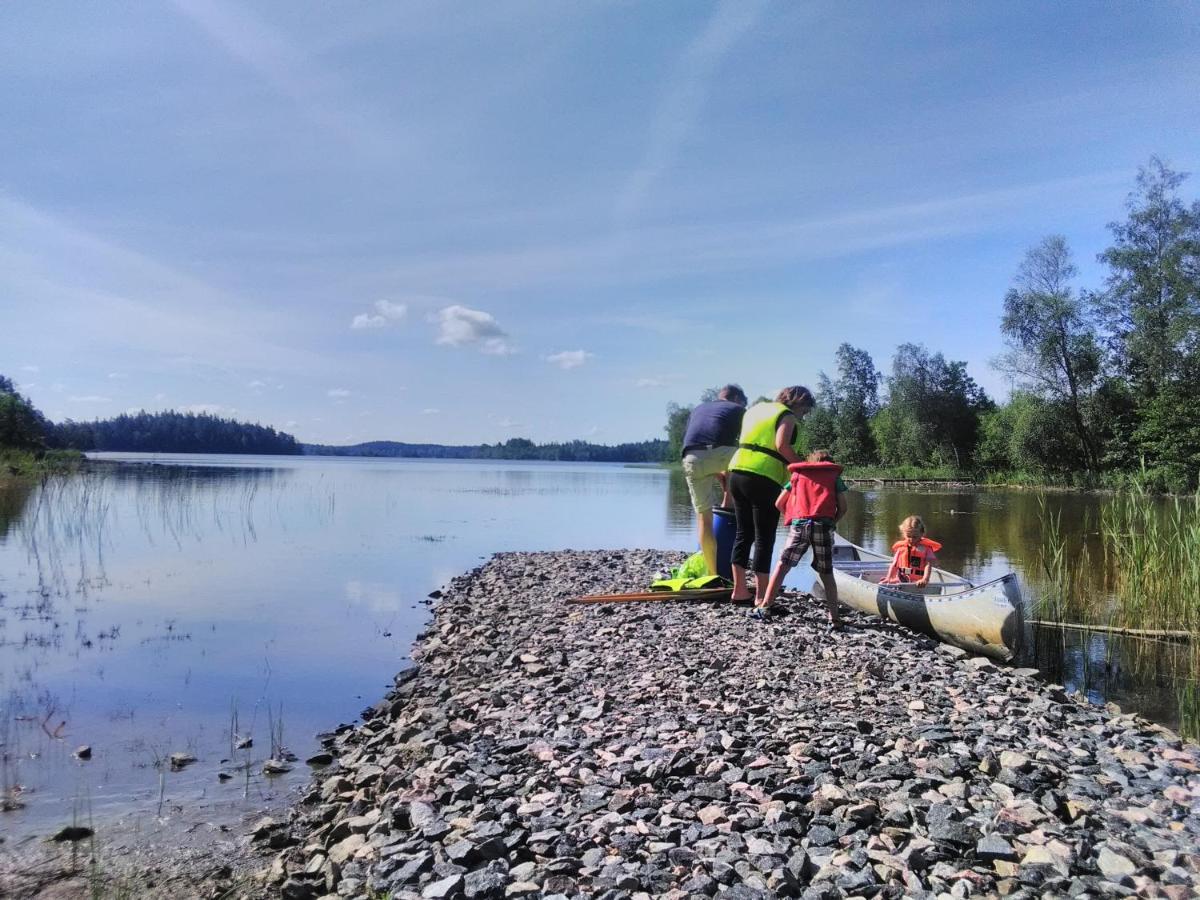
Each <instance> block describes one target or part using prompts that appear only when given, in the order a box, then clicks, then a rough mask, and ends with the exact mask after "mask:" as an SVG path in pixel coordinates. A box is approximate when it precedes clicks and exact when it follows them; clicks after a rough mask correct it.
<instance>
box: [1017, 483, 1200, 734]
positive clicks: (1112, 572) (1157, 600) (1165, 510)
mask: <svg viewBox="0 0 1200 900" xmlns="http://www.w3.org/2000/svg"><path fill="white" fill-rule="evenodd" d="M1038 504H1039V519H1040V526H1041V532H1042V544H1041V547H1040V550H1039V569H1040V570H1041V576H1042V577H1041V579H1040V581H1041V584H1040V585H1039V587H1040V591H1039V596H1038V597H1037V598H1036V600H1035V602H1034V606H1033V613H1034V618H1036V619H1040V620H1043V621H1047V622H1062V623H1070V624H1076V625H1083V626H1091V627H1092V630H1093V633H1094V634H1105V635H1106V636H1108V633H1107V632H1105V631H1104V629H1114V628H1115V629H1134V630H1138V631H1140V632H1142V634H1141V636H1137V637H1130V636H1123V637H1121V638H1120V639H1119V655H1120V658H1121V662H1122V664H1123V665H1124V666H1126V667H1127V668H1128V669H1129V670H1130V671H1132V672H1134V673H1136V674H1138V675H1139V676H1141V677H1144V678H1146V679H1155V680H1158V679H1166V680H1168V681H1169V682H1170V685H1171V688H1170V689H1171V690H1172V691H1173V692H1174V694H1175V699H1176V708H1177V710H1178V713H1179V728H1180V732H1181V734H1183V736H1184V737H1187V738H1190V739H1192V740H1196V739H1200V688H1198V687H1197V686H1198V685H1200V494H1197V495H1194V496H1190V497H1178V496H1169V497H1163V496H1156V495H1154V494H1151V493H1150V492H1149V491H1148V490H1146V489H1144V488H1135V489H1132V490H1125V491H1119V492H1117V493H1115V494H1114V495H1113V497H1112V498H1111V499H1109V500H1108V501H1107V502H1106V503H1105V504H1104V506H1103V507H1102V508H1101V511H1100V521H1099V523H1098V526H1095V527H1097V528H1098V532H1099V535H1098V536H1099V538H1100V547H1101V550H1100V553H1101V554H1102V557H1101V558H1096V557H1095V556H1094V555H1093V554H1091V553H1090V552H1089V550H1088V545H1087V543H1086V542H1084V541H1083V540H1082V539H1076V540H1071V541H1068V540H1067V538H1066V537H1065V535H1064V533H1063V530H1062V527H1061V518H1060V515H1061V514H1060V511H1059V510H1058V509H1056V508H1052V507H1051V504H1049V503H1048V502H1047V500H1046V498H1044V497H1042V498H1039V501H1038ZM1092 530H1093V526H1092V525H1090V524H1088V523H1084V528H1083V529H1082V531H1083V532H1088V531H1092ZM1178 632H1186V633H1187V634H1189V635H1190V636H1191V637H1190V640H1187V641H1182V642H1180V641H1169V640H1160V639H1157V638H1156V635H1158V636H1159V637H1163V638H1165V637H1167V636H1168V635H1169V634H1170V633H1178ZM1116 646H1117V645H1116V643H1115V639H1110V643H1109V653H1110V654H1112V653H1114V652H1118V651H1116V649H1115V648H1116Z"/></svg>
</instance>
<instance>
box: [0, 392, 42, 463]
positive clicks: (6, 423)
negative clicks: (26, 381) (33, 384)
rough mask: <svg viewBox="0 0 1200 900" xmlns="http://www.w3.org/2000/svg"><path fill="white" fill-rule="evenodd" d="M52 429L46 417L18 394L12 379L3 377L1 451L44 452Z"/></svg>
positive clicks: (0, 400)
mask: <svg viewBox="0 0 1200 900" xmlns="http://www.w3.org/2000/svg"><path fill="white" fill-rule="evenodd" d="M48 427H49V425H48V423H47V422H46V418H45V416H43V415H42V414H41V413H40V412H38V410H36V409H34V407H33V404H32V403H30V402H29V401H28V400H27V399H25V397H23V396H21V395H20V394H19V393H17V388H16V386H15V385H14V384H13V383H12V380H11V379H9V378H6V377H5V376H3V375H0V448H12V449H15V450H30V451H35V452H36V451H40V450H44V449H45V447H46V432H47V429H48Z"/></svg>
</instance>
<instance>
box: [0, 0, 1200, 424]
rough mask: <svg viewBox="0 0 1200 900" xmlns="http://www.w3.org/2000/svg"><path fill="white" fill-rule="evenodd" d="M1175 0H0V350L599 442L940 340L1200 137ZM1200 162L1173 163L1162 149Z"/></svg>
mask: <svg viewBox="0 0 1200 900" xmlns="http://www.w3.org/2000/svg"><path fill="white" fill-rule="evenodd" d="M1197 46H1200V7H1198V6H1196V5H1194V4H1186V3H1178V4H1173V3H1165V2H1155V3H1104V4H1083V3H1054V4H1047V3H1027V4H1020V3H1002V4H982V3H973V4H968V3H923V4H884V3H878V4H868V3H850V4H847V3H841V2H837V3H827V4H826V3H799V2H796V3H791V2H789V3H782V2H780V3H760V2H754V0H739V2H733V3H729V4H724V5H722V4H716V3H701V2H693V0H686V2H685V0H674V2H670V0H669V2H659V3H630V2H605V3H591V2H571V3H558V2H549V0H544V2H538V3H524V2H501V3H496V4H465V3H464V4H453V3H444V2H428V3H403V4H402V3H382V2H380V3H365V2H364V3H354V4H295V3H291V2H286V3H266V2H258V3H247V2H234V0H174V2H169V3H163V4H132V5H125V4H117V5H114V4H93V3H74V4H73V3H65V2H60V3H22V4H8V5H6V6H5V9H4V13H3V18H2V19H0V116H2V119H0V122H2V123H3V127H0V159H3V160H4V164H3V169H2V170H0V372H3V373H5V374H9V375H11V376H12V377H14V378H15V379H16V380H17V381H18V383H19V384H20V385H21V386H22V389H23V390H24V391H25V392H26V393H27V394H28V395H29V396H30V397H31V398H32V399H33V400H34V401H35V402H36V403H37V404H38V406H40V407H41V408H42V409H43V410H44V411H45V412H46V413H47V414H49V415H50V416H51V417H53V418H55V419H62V418H68V417H70V418H74V419H88V418H93V417H96V416H109V415H115V414H117V413H120V412H122V411H125V410H128V409H138V408H145V409H161V408H190V409H209V410H212V411H216V412H220V413H222V414H226V415H234V416H236V417H238V418H242V419H247V420H252V421H261V422H264V423H270V424H274V425H276V426H278V427H281V428H286V429H287V430H289V431H291V432H293V433H294V434H296V436H297V437H299V438H300V439H301V440H309V441H324V442H334V443H345V442H354V441H359V440H370V439H393V440H409V441H424V440H430V441H444V442H470V443H475V442H479V441H489V442H491V441H496V440H504V439H506V438H508V437H513V436H528V437H532V438H534V439H535V440H539V441H547V440H560V439H569V438H573V437H583V438H588V439H591V440H596V441H601V442H606V443H611V442H617V441H622V440H639V439H643V438H647V437H654V436H659V435H660V434H661V428H662V424H663V419H664V407H665V405H666V404H667V402H668V401H672V400H675V401H679V402H690V401H692V400H694V399H695V398H696V397H697V395H698V394H699V393H700V391H701V390H703V389H704V388H705V387H708V386H711V385H716V384H720V383H724V382H726V381H730V380H733V381H738V382H740V383H741V384H742V385H743V386H745V388H746V389H747V391H748V392H750V393H751V396H754V395H756V394H759V393H773V392H774V391H775V390H777V389H778V388H779V387H781V386H783V385H786V384H793V383H802V384H803V383H812V382H814V381H815V378H816V373H817V372H818V370H820V369H826V370H829V369H831V367H832V361H833V354H834V351H835V349H836V348H837V346H838V344H839V343H841V342H842V341H849V342H851V343H853V344H855V345H857V346H861V347H864V348H866V349H867V350H868V351H870V353H871V354H872V355H873V356H874V358H875V361H876V364H877V365H878V366H879V367H880V368H881V369H883V370H885V371H886V370H887V369H888V368H889V366H890V359H891V355H892V352H893V350H894V349H895V347H896V345H897V344H898V343H900V342H903V341H919V342H924V343H925V344H926V345H927V346H929V347H930V348H931V349H935V350H941V351H943V352H944V353H946V354H947V356H949V357H951V358H954V359H965V360H967V361H968V363H969V364H970V370H971V372H972V374H973V375H974V376H975V378H976V379H977V380H978V381H980V383H982V384H983V385H984V386H985V387H986V388H988V390H989V391H991V392H992V393H994V394H996V395H997V396H1002V395H1003V394H1004V393H1005V391H1006V385H1005V383H1004V382H1003V380H1002V379H1001V378H1000V377H999V376H998V375H997V374H996V373H995V372H994V371H992V370H991V368H990V367H989V365H988V361H989V359H991V358H993V357H994V356H995V355H996V354H997V353H998V352H1000V350H1001V349H1002V347H1001V342H1000V336H999V331H998V322H999V315H1000V309H1001V304H1002V300H1003V296H1004V292H1005V290H1006V289H1007V288H1008V286H1009V284H1010V281H1011V279H1012V276H1013V273H1014V272H1015V271H1016V268H1017V265H1018V264H1019V262H1020V260H1021V257H1022V255H1023V253H1024V251H1025V249H1026V248H1027V247H1029V246H1030V245H1032V244H1033V243H1035V242H1037V241H1038V240H1039V239H1040V238H1041V237H1042V236H1044V235H1046V234H1048V233H1054V232H1058V233H1062V234H1065V235H1066V236H1067V238H1068V240H1069V241H1070V244H1071V246H1072V248H1073V250H1074V252H1075V254H1076V258H1077V261H1078V263H1079V265H1080V269H1081V279H1080V283H1081V284H1082V285H1089V286H1098V284H1099V282H1100V279H1101V278H1102V274H1103V273H1102V271H1101V270H1100V269H1099V267H1098V266H1097V264H1096V262H1095V255H1096V254H1097V253H1098V252H1099V251H1101V250H1102V249H1103V248H1104V247H1105V246H1106V245H1107V238H1108V233H1107V231H1106V229H1105V225H1106V223H1107V222H1109V221H1111V220H1113V219H1115V218H1118V217H1120V216H1121V214H1122V209H1123V203H1124V199H1125V196H1126V194H1127V193H1128V191H1129V190H1130V188H1131V187H1132V185H1133V180H1134V177H1135V175H1136V171H1137V168H1138V166H1139V165H1142V164H1144V163H1145V162H1146V161H1147V160H1148V158H1149V157H1150V155H1151V154H1155V153H1157V154H1160V155H1162V156H1163V157H1165V158H1166V159H1167V160H1169V161H1170V162H1171V163H1172V164H1173V165H1174V166H1175V167H1176V168H1178V169H1182V170H1193V169H1197V168H1200V54H1197V53H1196V50H1195V48H1196V47H1197ZM1186 193H1187V194H1188V196H1192V197H1194V196H1196V195H1197V194H1200V179H1193V180H1191V181H1189V182H1188V183H1187V186H1186Z"/></svg>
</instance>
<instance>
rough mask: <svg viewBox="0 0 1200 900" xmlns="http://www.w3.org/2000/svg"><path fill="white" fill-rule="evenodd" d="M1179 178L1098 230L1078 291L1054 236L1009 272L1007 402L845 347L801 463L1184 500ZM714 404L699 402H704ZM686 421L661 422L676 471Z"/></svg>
mask: <svg viewBox="0 0 1200 900" xmlns="http://www.w3.org/2000/svg"><path fill="white" fill-rule="evenodd" d="M1186 177H1187V176H1186V175H1185V174H1183V173H1179V172H1176V171H1173V170H1172V169H1171V168H1170V167H1169V166H1167V165H1166V164H1165V163H1164V162H1163V161H1161V160H1159V159H1157V158H1153V159H1151V160H1150V162H1149V164H1148V165H1146V166H1144V167H1143V168H1142V169H1141V170H1140V171H1139V173H1138V176H1137V181H1136V186H1135V188H1134V189H1133V191H1132V192H1131V193H1130V194H1129V196H1128V198H1127V201H1126V215H1125V218H1123V219H1121V220H1119V221H1116V222H1112V223H1110V224H1109V226H1108V229H1109V232H1110V235H1111V244H1110V246H1108V247H1107V248H1106V249H1105V250H1104V251H1103V252H1101V253H1100V254H1099V257H1098V259H1099V262H1100V263H1101V265H1102V267H1103V270H1104V279H1103V282H1102V283H1101V284H1097V285H1093V286H1080V285H1078V284H1077V280H1078V269H1077V267H1076V266H1075V263H1074V262H1073V259H1072V251H1071V248H1070V247H1069V246H1068V244H1067V241H1066V239H1065V238H1063V237H1062V236H1059V235H1049V236H1046V237H1045V238H1043V239H1042V240H1041V241H1039V242H1038V243H1037V244H1036V245H1035V246H1033V247H1031V248H1030V249H1029V250H1028V252H1027V253H1026V255H1025V257H1024V259H1023V260H1022V261H1021V262H1020V263H1019V265H1018V266H1017V267H1016V271H1015V274H1014V276H1013V280H1012V285H1011V287H1010V288H1009V290H1008V291H1007V293H1006V294H1005V295H1004V297H1003V312H1002V315H1001V318H1000V322H999V328H1000V331H1001V333H1002V334H1003V335H1004V339H1005V343H1006V347H1007V350H1006V352H1005V353H1004V354H1003V355H1002V356H1000V357H999V358H997V359H995V360H992V361H991V364H992V365H993V366H994V367H995V368H996V369H997V370H999V371H1000V372H1002V373H1004V374H1005V375H1006V376H1007V377H1008V379H1009V380H1010V382H1011V384H1012V385H1013V391H1012V393H1011V395H1010V396H1009V397H1008V398H1007V400H1005V401H1003V402H996V401H995V400H994V399H993V398H990V397H988V396H987V395H986V394H985V393H984V391H983V390H982V389H981V388H980V387H979V385H978V384H977V383H976V382H975V380H974V379H973V378H972V377H971V375H970V374H969V373H968V372H967V365H966V363H965V362H962V361H956V360H952V359H947V358H946V357H945V356H944V355H943V354H942V353H941V352H934V351H931V350H929V349H927V348H926V347H924V346H923V345H920V344H911V343H906V344H901V345H900V346H899V347H897V348H896V350H895V353H894V355H893V357H892V360H891V366H890V369H889V370H888V371H887V372H886V373H884V372H881V371H880V370H879V369H877V368H876V365H875V362H874V360H873V359H872V358H871V356H870V354H869V353H867V352H866V351H865V350H862V349H860V348H857V347H853V346H851V345H850V344H847V343H843V344H842V345H841V346H840V347H839V348H838V350H837V354H836V371H835V372H834V373H833V374H832V375H827V374H826V373H823V372H822V373H821V374H820V375H819V377H818V382H817V385H816V391H815V393H816V394H817V403H818V405H817V408H816V409H815V410H814V411H813V412H812V413H811V414H810V415H809V416H808V417H807V418H806V419H805V420H804V421H803V423H802V435H803V438H804V442H805V445H806V446H807V447H808V448H810V449H815V448H818V447H821V448H828V449H829V450H830V451H831V452H832V453H833V455H834V458H835V459H837V460H838V461H839V462H841V463H842V464H844V465H846V466H849V467H851V468H852V469H856V470H859V471H868V470H870V469H872V468H875V467H879V468H884V469H888V470H890V471H892V472H894V473H896V474H900V475H903V474H905V473H910V474H914V475H915V474H918V473H920V474H932V473H935V472H937V473H944V474H946V475H952V474H953V475H962V474H970V475H973V476H975V477H978V478H980V479H982V480H987V481H993V482H1009V483H1012V482H1017V483H1022V482H1024V483H1064V484H1073V485H1079V486H1102V485H1110V486H1119V485H1123V484H1131V483H1136V484H1140V485H1142V486H1144V487H1146V488H1149V489H1152V490H1159V491H1176V492H1179V491H1191V490H1195V489H1196V488H1197V475H1198V473H1200V201H1195V200H1192V201H1191V202H1188V201H1187V200H1185V199H1184V197H1183V196H1182V192H1181V189H1182V187H1183V184H1184V182H1185V179H1186ZM711 396H712V392H708V393H706V395H705V396H704V397H702V398H701V399H702V400H703V399H709V398H710V397H711ZM690 410H691V408H690V407H689V406H683V405H679V404H671V405H670V406H668V408H667V425H666V431H667V438H668V442H667V443H668V454H669V456H670V458H672V459H678V456H679V445H680V442H681V440H682V436H683V429H684V427H685V426H686V423H687V416H688V414H689V412H690Z"/></svg>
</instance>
